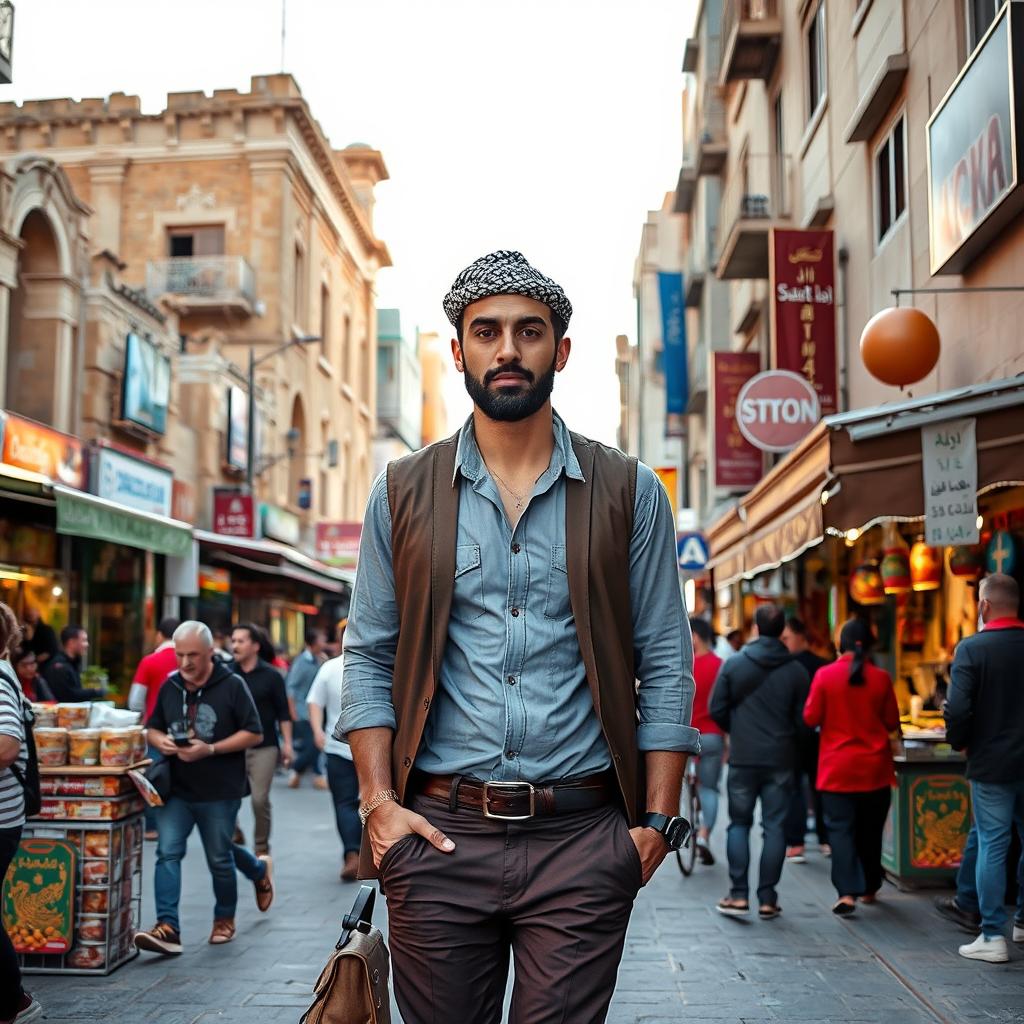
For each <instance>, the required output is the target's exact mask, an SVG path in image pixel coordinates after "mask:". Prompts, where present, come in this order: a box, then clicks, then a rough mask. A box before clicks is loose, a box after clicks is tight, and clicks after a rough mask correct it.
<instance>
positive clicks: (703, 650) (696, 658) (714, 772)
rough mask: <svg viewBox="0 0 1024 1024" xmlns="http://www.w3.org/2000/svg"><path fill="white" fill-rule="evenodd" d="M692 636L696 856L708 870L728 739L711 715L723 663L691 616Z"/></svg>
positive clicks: (708, 636) (706, 628) (701, 622)
mask: <svg viewBox="0 0 1024 1024" xmlns="http://www.w3.org/2000/svg"><path fill="white" fill-rule="evenodd" d="M690 633H691V634H692V636H693V681H694V685H695V687H696V691H695V694H694V698H693V717H692V719H691V720H690V724H691V725H692V726H693V728H694V729H697V730H699V731H700V760H699V761H698V762H697V784H698V786H699V787H700V807H701V814H702V818H703V820H702V821H701V822H700V824H699V826H698V823H697V822H696V821H694V822H691V824H692V825H693V827H694V828H695V829H697V838H696V843H697V856H698V857H699V858H700V862H701V864H706V865H707V866H708V867H710V866H711V865H713V864H714V863H715V857H714V854H713V853H712V852H711V845H710V842H711V831H712V829H713V828H714V827H715V822H716V821H718V783H719V780H720V778H721V776H722V759H723V757H724V756H725V737H724V736H723V735H722V730H721V729H720V728H719V727H718V723H717V722H716V721H715V720H714V719H713V718H712V717H711V714H710V712H709V711H708V706H709V704H710V699H711V694H712V691H713V690H714V687H715V680H716V679H717V678H718V673H719V671H720V670H721V668H722V659H721V658H719V657H718V655H716V654H715V653H714V652H713V651H712V649H711V648H712V645H713V644H714V642H715V634H714V633H713V632H712V630H711V627H710V626H709V625H708V624H707V623H706V622H705V621H704V620H703V619H701V618H698V617H697V616H691V618H690Z"/></svg>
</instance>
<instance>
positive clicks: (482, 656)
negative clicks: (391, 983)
mask: <svg viewBox="0 0 1024 1024" xmlns="http://www.w3.org/2000/svg"><path fill="white" fill-rule="evenodd" d="M444 307H445V312H446V314H447V316H448V319H449V320H450V321H451V323H452V325H453V327H454V328H455V333H456V335H457V337H456V338H455V339H453V340H452V354H453V357H454V362H455V367H456V370H457V371H458V372H460V373H462V374H463V376H464V380H465V384H466V389H467V391H468V392H469V394H470V397H471V398H472V400H473V403H474V409H473V414H472V416H471V417H470V418H469V419H468V420H467V421H466V423H465V424H464V425H463V427H462V429H461V430H460V431H459V433H458V434H457V435H456V436H455V437H453V438H450V439H448V440H447V441H442V442H440V443H438V444H435V445H432V446H430V447H429V448H426V449H424V450H423V451H421V452H418V453H416V454H414V455H411V456H408V457H406V458H404V459H401V460H399V461H398V462H393V463H391V465H390V466H389V468H388V470H387V472H386V473H385V474H384V475H382V476H381V477H380V478H379V479H378V480H377V482H376V484H375V485H374V487H373V490H372V493H371V496H370V500H369V504H368V507H367V512H366V519H365V524H364V528H363V536H362V544H361V549H360V556H359V569H358V574H357V579H356V584H355V590H354V592H353V597H352V608H351V611H350V615H349V626H348V632H347V634H346V638H345V675H344V682H343V699H342V716H341V721H340V723H339V728H338V730H337V733H336V734H337V735H339V737H340V738H347V739H348V740H349V741H350V742H351V745H352V753H353V755H354V759H355V765H356V769H357V771H358V774H359V783H360V790H361V793H362V799H363V804H362V808H361V815H362V817H363V820H364V825H365V829H364V837H363V838H364V843H363V850H362V861H361V865H360V867H361V874H363V876H364V877H366V876H371V875H374V874H379V876H380V878H381V880H382V882H383V884H384V887H385V891H386V893H387V899H388V922H389V942H390V946H391V953H392V958H393V959H392V963H393V969H394V978H395V992H396V997H397V1000H398V1004H399V1006H400V1008H401V1011H402V1016H403V1019H404V1020H405V1021H406V1024H424V1022H427V1021H435V1020H440V1019H447V1018H449V1017H451V1016H452V1015H455V1016H457V1017H458V1018H459V1020H460V1021H464V1022H467V1024H476V1022H481V1024H482V1022H492V1021H497V1020H498V1019H499V1018H500V1016H501V1007H502V1000H503V996H504V991H505V980H506V975H507V968H508V957H509V952H510V951H511V952H512V954H513V955H514V956H515V964H516V971H515V989H514V991H513V995H512V1010H511V1020H512V1021H514V1022H526V1021H540V1020H542V1019H543V1020H548V1019H551V1014H552V1012H554V1014H555V1016H556V1017H557V1018H558V1019H560V1020H566V1021H601V1020H603V1019H604V1017H605V1014H606V1011H607V1007H608V1003H609V1001H610V999H611V995H612V991H613V989H614V985H615V976H616V971H617V969H618V964H619V959H620V957H621V954H622V947H623V941H624V938H625V931H626V925H627V923H628V921H629V915H630V911H631V909H632V905H633V900H634V898H635V896H636V893H637V891H638V889H639V888H640V886H641V885H643V884H644V883H645V882H646V881H647V880H648V879H649V878H650V877H651V875H652V874H653V872H654V871H655V869H656V868H657V867H658V865H659V864H660V863H661V861H662V860H663V859H664V857H665V856H666V854H667V853H668V852H669V850H670V849H672V848H674V847H676V846H678V845H679V844H680V843H681V841H682V835H683V832H684V830H685V826H684V825H683V823H682V820H681V819H679V818H677V817H676V815H677V814H678V808H679V791H680V785H681V780H682V773H683V769H684V767H685V764H686V756H687V753H688V752H689V753H696V752H697V751H698V738H697V733H696V731H695V730H693V729H691V728H690V727H689V720H690V710H691V703H692V700H693V677H692V671H691V665H692V651H691V645H690V633H689V629H688V628H687V623H686V618H685V615H684V613H683V608H682V603H681V601H680V595H679V583H678V573H677V569H676V564H675V524H674V523H673V520H672V511H671V506H670V504H669V501H668V496H667V495H666V493H665V491H664V489H663V488H662V487H661V485H660V483H659V482H658V480H657V478H656V477H655V475H654V474H653V472H652V471H651V470H650V469H648V468H647V467H646V466H643V465H638V464H637V463H636V462H635V460H631V459H627V458H626V457H625V456H623V455H622V454H621V453H620V452H618V451H615V450H613V449H608V448H604V447H603V446H601V445H599V444H596V443H595V442H593V441H589V440H587V439H585V438H583V437H580V436H579V435H576V434H572V433H570V431H569V430H568V428H567V427H566V425H565V424H564V423H563V421H562V420H561V418H560V417H558V416H557V415H556V414H555V413H554V412H553V410H552V408H551V402H550V396H551V391H552V387H553V384H554V378H555V374H556V373H558V372H560V371H561V370H562V369H563V368H564V367H565V365H566V362H567V361H568V358H569V352H570V347H571V342H570V340H569V338H568V337H566V330H567V327H568V323H569V318H570V315H571V312H572V307H571V306H570V304H569V301H568V299H567V298H566V296H565V293H564V291H563V290H562V288H561V287H560V286H559V285H557V284H556V283H555V282H554V281H552V280H551V279H550V278H547V277H545V276H544V275H543V274H541V273H539V272H538V271H537V270H535V269H534V268H533V267H532V266H530V264H529V263H528V262H527V261H526V259H525V258H524V257H523V256H522V255H521V254H519V253H516V252H507V251H499V252H494V253H491V254H490V255H488V256H484V257H482V258H481V259H479V260H477V261H476V262H475V263H474V264H472V265H471V266H470V267H469V268H467V269H466V270H465V271H463V272H462V273H461V274H460V275H459V276H458V278H457V279H456V281H455V283H454V285H453V287H452V289H451V291H450V292H449V293H448V295H447V297H446V299H445V302H444ZM634 652H635V655H636V659H635V661H634ZM637 680H639V686H637ZM630 826H632V828H630ZM553 1008H554V1011H553Z"/></svg>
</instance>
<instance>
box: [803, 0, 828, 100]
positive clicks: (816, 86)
mask: <svg viewBox="0 0 1024 1024" xmlns="http://www.w3.org/2000/svg"><path fill="white" fill-rule="evenodd" d="M827 89H828V82H827V75H826V69H825V4H824V0H822V3H820V4H818V9H817V10H816V11H815V12H814V17H813V18H811V22H810V24H809V25H808V26H807V100H808V120H810V118H812V117H814V115H815V114H816V113H817V112H818V107H820V106H821V104H822V103H823V102H824V100H825V93H826V91H827Z"/></svg>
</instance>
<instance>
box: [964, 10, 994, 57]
mask: <svg viewBox="0 0 1024 1024" xmlns="http://www.w3.org/2000/svg"><path fill="white" fill-rule="evenodd" d="M966 4H967V46H968V49H970V50H973V49H974V48H975V47H976V46H977V45H978V43H980V42H981V37H982V36H983V35H984V34H985V33H986V32H987V31H988V29H989V26H990V25H991V24H992V22H993V21H995V17H996V11H997V10H999V8H1000V7H1002V5H1003V0H966Z"/></svg>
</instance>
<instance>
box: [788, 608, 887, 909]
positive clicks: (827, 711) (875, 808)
mask: <svg viewBox="0 0 1024 1024" xmlns="http://www.w3.org/2000/svg"><path fill="white" fill-rule="evenodd" d="M872 639H873V638H872V636H871V630H870V628H869V627H868V626H867V625H865V624H864V623H863V622H861V621H860V620H858V619H851V620H850V621H849V622H847V623H846V625H845V626H843V629H842V632H841V633H840V635H839V650H840V653H841V656H840V658H839V660H838V661H835V662H833V663H832V664H831V665H826V666H825V667H824V668H822V669H819V670H818V672H817V673H816V674H815V676H814V680H813V681H812V683H811V692H810V694H809V695H808V697H807V704H806V706H805V707H804V721H805V722H806V723H807V724H808V725H809V726H811V727H812V728H813V727H816V726H817V727H820V729H821V747H820V753H819V755H818V789H819V790H820V791H821V797H822V805H823V807H824V809H825V823H826V825H827V827H828V834H829V839H830V840H831V843H832V884H833V885H834V886H835V887H836V892H837V893H838V894H839V900H838V902H837V903H836V904H835V905H834V906H833V907H832V911H833V913H835V914H840V915H847V914H852V913H853V912H854V911H855V910H856V909H857V897H858V896H859V897H860V898H861V901H862V902H864V903H873V902H874V901H875V894H876V893H877V892H878V890H879V889H880V888H881V887H882V829H883V828H884V827H885V819H886V816H887V815H888V813H889V801H890V800H891V798H892V791H891V788H890V787H891V786H892V781H893V765H892V751H891V748H890V746H889V734H890V733H892V732H895V731H897V730H898V729H899V727H900V713H899V708H898V707H897V706H896V694H895V693H894V692H893V688H892V680H891V679H890V678H889V675H888V673H887V672H883V671H882V670H881V669H880V668H878V667H876V666H875V665H873V664H872V663H871V662H870V661H869V660H868V651H869V650H870V647H871V643H872Z"/></svg>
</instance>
